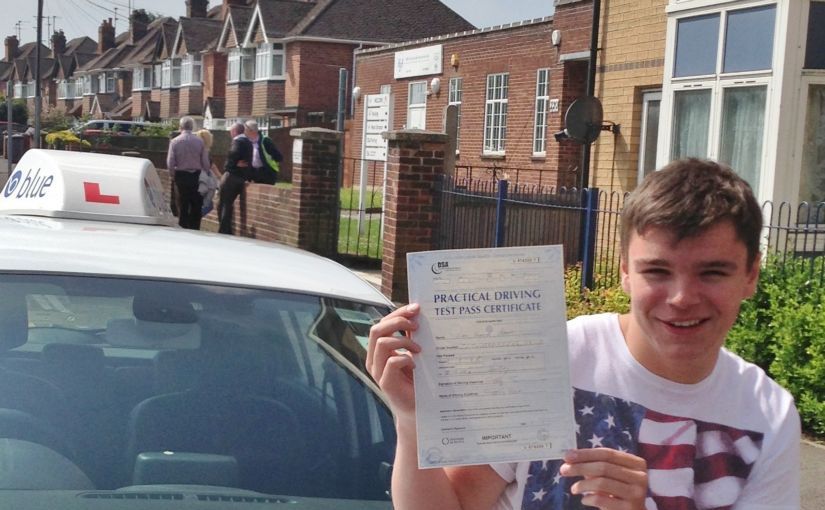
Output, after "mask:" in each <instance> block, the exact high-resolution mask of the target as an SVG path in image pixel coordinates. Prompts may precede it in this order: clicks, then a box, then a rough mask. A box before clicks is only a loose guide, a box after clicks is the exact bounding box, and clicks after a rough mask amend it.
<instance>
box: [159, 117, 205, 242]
mask: <svg viewBox="0 0 825 510" xmlns="http://www.w3.org/2000/svg"><path fill="white" fill-rule="evenodd" d="M194 128H195V119H193V118H192V117H188V116H187V117H181V119H180V131H181V133H180V134H179V135H178V136H176V137H175V138H173V139H172V141H171V142H169V152H168V154H167V155H166V168H168V169H169V173H170V177H171V178H172V181H173V182H174V183H175V187H176V188H177V195H178V197H179V200H178V224H179V225H180V226H181V227H183V228H188V229H191V230H199V229H200V228H201V206H202V205H203V197H202V196H201V194H200V193H199V192H198V184H199V180H200V175H201V172H209V171H210V169H209V167H210V164H209V155H208V154H207V153H206V147H205V146H204V144H203V140H201V139H200V138H199V137H198V136H197V135H196V134H194V133H192V130H193V129H194Z"/></svg>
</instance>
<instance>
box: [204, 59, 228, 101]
mask: <svg viewBox="0 0 825 510" xmlns="http://www.w3.org/2000/svg"><path fill="white" fill-rule="evenodd" d="M226 61H227V55H226V53H218V52H212V53H207V54H205V55H204V56H203V97H204V98H207V97H226Z"/></svg>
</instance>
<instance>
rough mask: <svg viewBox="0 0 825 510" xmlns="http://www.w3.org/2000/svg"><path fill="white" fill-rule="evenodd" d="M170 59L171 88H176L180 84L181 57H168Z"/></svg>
mask: <svg viewBox="0 0 825 510" xmlns="http://www.w3.org/2000/svg"><path fill="white" fill-rule="evenodd" d="M170 60H171V61H172V83H171V88H173V89H176V88H178V87H180V85H181V68H180V64H181V59H180V57H176V58H172V59H170Z"/></svg>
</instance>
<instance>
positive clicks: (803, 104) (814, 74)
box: [789, 70, 825, 203]
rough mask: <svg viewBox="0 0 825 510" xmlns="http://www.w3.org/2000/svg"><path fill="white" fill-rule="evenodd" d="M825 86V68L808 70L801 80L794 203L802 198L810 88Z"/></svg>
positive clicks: (792, 187)
mask: <svg viewBox="0 0 825 510" xmlns="http://www.w3.org/2000/svg"><path fill="white" fill-rule="evenodd" d="M812 86H814V87H825V70H816V71H808V72H806V73H805V75H803V77H802V80H801V82H800V89H799V90H800V94H799V96H800V98H799V114H798V115H797V129H796V132H797V133H799V136H798V137H797V151H798V152H797V153H798V154H799V165H800V166H799V172H798V173H797V174H794V175H793V176H791V177H792V178H793V181H792V182H791V183H790V186H791V188H790V190H789V195H790V197H789V198H790V200H791V201H792V202H794V203H796V202H798V201H799V200H800V194H801V193H800V191H801V190H800V188H801V183H802V161H803V159H804V156H803V155H804V151H805V128H806V122H807V118H808V90H809V89H810V88H811V87H812Z"/></svg>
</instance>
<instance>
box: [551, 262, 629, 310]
mask: <svg viewBox="0 0 825 510" xmlns="http://www.w3.org/2000/svg"><path fill="white" fill-rule="evenodd" d="M581 274H582V272H581V266H580V265H576V266H568V267H567V269H566V270H565V272H564V294H565V299H566V301H567V318H568V319H572V318H574V317H578V316H579V315H589V314H594V313H605V312H616V313H627V312H628V311H629V310H630V298H629V297H628V295H627V294H625V293H624V290H622V287H621V285H620V284H614V285H603V284H602V282H603V276H601V275H603V274H606V273H605V272H603V271H596V275H595V277H594V280H595V281H594V285H593V286H594V287H595V288H594V289H593V290H589V289H585V290H584V291H581Z"/></svg>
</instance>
